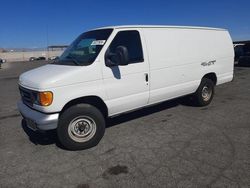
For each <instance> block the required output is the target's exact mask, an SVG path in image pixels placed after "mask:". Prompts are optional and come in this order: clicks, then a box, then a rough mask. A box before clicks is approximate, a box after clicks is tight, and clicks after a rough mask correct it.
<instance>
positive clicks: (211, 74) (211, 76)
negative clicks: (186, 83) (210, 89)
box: [203, 72, 217, 85]
mask: <svg viewBox="0 0 250 188" xmlns="http://www.w3.org/2000/svg"><path fill="white" fill-rule="evenodd" d="M203 78H208V79H210V80H212V81H213V82H214V85H216V83H217V76H216V74H215V73H214V72H211V73H208V74H206V75H204V76H203Z"/></svg>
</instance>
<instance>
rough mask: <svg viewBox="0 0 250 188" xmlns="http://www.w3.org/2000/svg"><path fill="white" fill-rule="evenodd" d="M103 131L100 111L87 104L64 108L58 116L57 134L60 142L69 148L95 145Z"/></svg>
mask: <svg viewBox="0 0 250 188" xmlns="http://www.w3.org/2000/svg"><path fill="white" fill-rule="evenodd" d="M104 132H105V119H104V117H103V115H102V113H101V112H100V111H99V110H98V109H97V108H96V107H94V106H92V105H89V104H78V105H76V106H72V107H70V108H68V109H66V110H65V111H64V112H63V113H62V115H61V116H60V120H59V124H58V128H57V135H58V139H59V141H60V142H61V144H62V145H63V146H64V147H65V148H66V149H69V150H81V149H87V148H90V147H93V146H96V145H97V144H98V143H99V141H100V140H101V138H102V137H103V135H104Z"/></svg>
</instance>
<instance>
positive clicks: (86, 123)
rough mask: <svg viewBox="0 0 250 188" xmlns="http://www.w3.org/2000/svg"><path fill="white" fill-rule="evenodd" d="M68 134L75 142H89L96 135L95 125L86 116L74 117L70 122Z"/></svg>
mask: <svg viewBox="0 0 250 188" xmlns="http://www.w3.org/2000/svg"><path fill="white" fill-rule="evenodd" d="M68 133H69V136H70V138H71V139H72V140H74V141H76V142H86V141H89V140H90V139H91V138H92V137H93V136H94V135H95V133H96V123H95V121H94V120H93V119H92V118H90V117H88V116H79V117H76V118H75V119H73V120H72V121H71V122H70V124H69V127H68Z"/></svg>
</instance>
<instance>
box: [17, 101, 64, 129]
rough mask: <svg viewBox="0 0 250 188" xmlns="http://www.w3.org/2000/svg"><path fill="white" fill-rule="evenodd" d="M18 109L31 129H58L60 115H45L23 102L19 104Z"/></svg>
mask: <svg viewBox="0 0 250 188" xmlns="http://www.w3.org/2000/svg"><path fill="white" fill-rule="evenodd" d="M17 107H18V110H19V111H20V113H21V115H22V116H23V118H24V119H25V121H26V123H27V126H28V127H29V128H30V129H32V130H51V129H56V128H57V123H58V118H59V113H54V114H44V113H41V112H38V111H36V110H33V109H31V108H29V107H28V106H26V105H25V104H23V102H22V101H19V102H18V103H17Z"/></svg>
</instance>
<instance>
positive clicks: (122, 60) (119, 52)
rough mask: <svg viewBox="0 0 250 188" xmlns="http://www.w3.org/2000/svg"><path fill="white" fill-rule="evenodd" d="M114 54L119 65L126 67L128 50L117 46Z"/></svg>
mask: <svg viewBox="0 0 250 188" xmlns="http://www.w3.org/2000/svg"><path fill="white" fill-rule="evenodd" d="M115 54H116V56H117V60H118V64H119V65H128V59H129V58H128V49H127V48H126V47H125V46H118V47H117V48H116V50H115Z"/></svg>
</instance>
